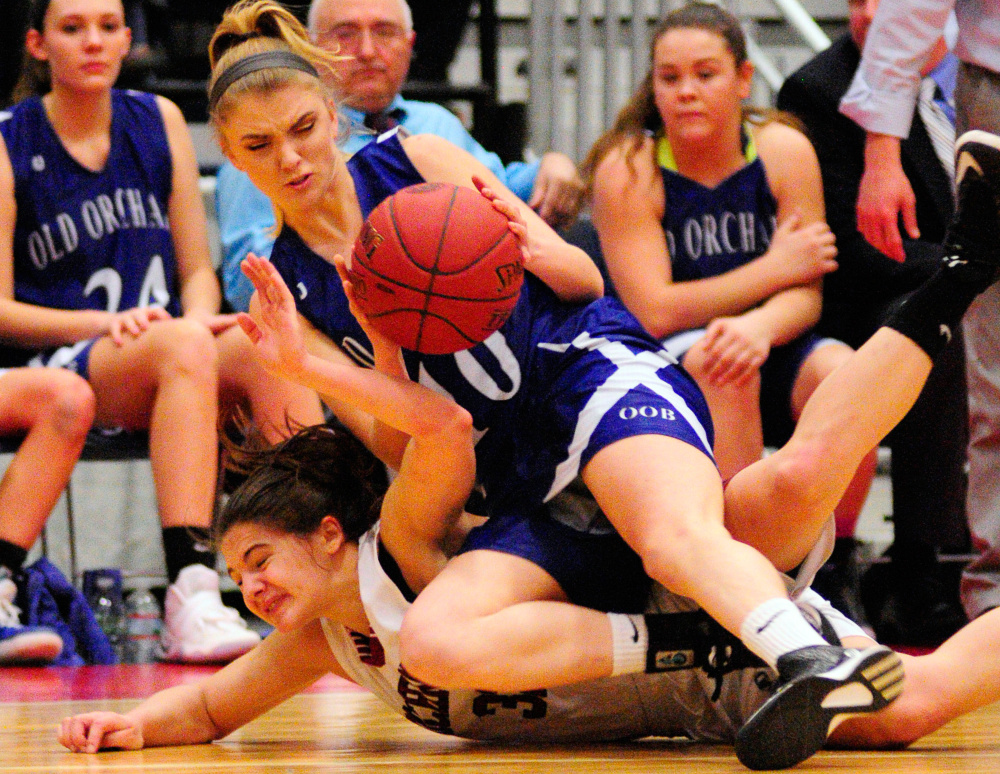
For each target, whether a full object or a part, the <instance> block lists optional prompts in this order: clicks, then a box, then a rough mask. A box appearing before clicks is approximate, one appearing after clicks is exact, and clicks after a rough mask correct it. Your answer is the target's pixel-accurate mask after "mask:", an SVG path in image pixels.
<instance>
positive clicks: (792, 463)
mask: <svg viewBox="0 0 1000 774" xmlns="http://www.w3.org/2000/svg"><path fill="white" fill-rule="evenodd" d="M830 451H831V450H830V449H829V448H828V446H827V444H825V443H823V442H822V441H821V440H820V439H810V440H803V441H797V440H796V439H794V438H793V439H792V440H791V441H790V442H789V443H788V444H786V445H785V446H784V447H783V448H781V449H780V450H779V451H778V452H777V453H775V454H773V455H771V456H770V457H768V458H767V460H766V464H767V466H768V467H769V468H770V477H769V478H770V482H771V486H772V489H773V492H772V497H773V498H775V501H776V502H781V503H789V502H797V503H799V504H800V505H801V506H802V507H806V506H808V505H809V504H810V503H812V502H815V501H817V500H820V499H823V498H824V497H825V496H826V494H827V487H826V486H825V484H824V481H825V479H824V476H825V475H826V474H827V472H828V471H829V468H830V457H829V454H830Z"/></svg>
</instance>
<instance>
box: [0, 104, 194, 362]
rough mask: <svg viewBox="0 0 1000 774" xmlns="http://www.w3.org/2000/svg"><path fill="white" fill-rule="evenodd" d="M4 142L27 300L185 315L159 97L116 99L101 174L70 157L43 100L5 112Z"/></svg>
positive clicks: (19, 281) (17, 267) (17, 262)
mask: <svg viewBox="0 0 1000 774" xmlns="http://www.w3.org/2000/svg"><path fill="white" fill-rule="evenodd" d="M0 135H2V136H3V140H4V143H5V144H6V146H7V153H8V155H9V156H10V161H11V165H12V166H13V170H14V195H15V200H16V203H17V223H16V225H15V228H14V297H15V298H16V299H17V300H18V301H24V302H26V303H29V304H36V305H39V306H47V307H51V308H57V309H102V310H108V311H119V310H124V309H130V308H133V307H137V306H162V307H165V308H166V309H168V310H169V311H170V313H171V314H174V315H176V314H178V313H179V312H180V304H179V294H178V292H177V270H176V261H175V257H174V244H173V239H172V236H171V233H170V222H169V220H168V217H167V206H168V202H169V200H170V193H171V174H172V161H171V156H170V147H169V145H168V142H167V134H166V128H165V126H164V124H163V118H162V116H161V114H160V109H159V107H158V106H157V104H156V98H155V97H154V96H153V95H152V94H143V93H139V92H133V91H118V90H114V91H112V118H111V151H110V153H109V155H108V159H107V162H106V163H105V165H104V168H103V169H102V170H100V171H99V172H93V171H91V170H89V169H86V168H85V167H83V166H81V165H80V164H79V163H78V162H77V161H76V160H75V159H74V158H73V157H72V156H70V155H69V153H68V152H67V151H66V149H65V148H64V147H63V145H62V143H61V141H60V140H59V137H58V136H57V135H56V133H55V130H54V129H53V128H52V125H51V124H50V123H49V120H48V116H47V115H46V113H45V108H44V107H43V105H42V101H41V99H39V98H37V97H33V98H30V99H27V100H24V101H23V102H21V103H19V104H17V105H15V106H14V107H13V108H12V109H11V111H10V112H9V113H0ZM26 360H27V357H25V361H26Z"/></svg>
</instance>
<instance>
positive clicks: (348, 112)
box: [216, 0, 583, 311]
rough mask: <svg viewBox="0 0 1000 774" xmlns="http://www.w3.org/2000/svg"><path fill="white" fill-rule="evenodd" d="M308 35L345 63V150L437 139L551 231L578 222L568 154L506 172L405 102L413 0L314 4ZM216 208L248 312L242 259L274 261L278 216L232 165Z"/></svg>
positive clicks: (233, 288)
mask: <svg viewBox="0 0 1000 774" xmlns="http://www.w3.org/2000/svg"><path fill="white" fill-rule="evenodd" d="M309 34H310V35H311V37H312V39H313V41H314V42H315V43H317V44H318V45H320V46H322V47H323V48H326V49H328V50H330V51H334V52H336V53H339V54H343V55H345V57H348V58H345V59H344V60H343V61H341V62H339V63H338V64H337V65H336V67H335V72H334V73H332V74H331V75H330V77H329V79H328V85H329V86H330V87H331V88H332V89H333V91H334V93H335V94H336V95H337V97H338V100H340V101H341V104H340V105H339V107H340V108H341V113H342V115H343V116H345V117H346V118H347V119H348V120H350V122H351V124H352V125H351V126H347V127H342V128H341V135H342V136H343V137H344V138H345V139H344V140H343V144H342V145H341V147H342V149H343V151H344V152H345V153H347V154H351V153H354V152H355V151H357V150H358V149H359V148H361V147H363V146H364V145H366V144H368V143H369V142H371V141H372V140H374V139H375V137H376V136H378V134H379V133H381V132H383V131H386V130H387V129H390V128H392V127H393V126H397V125H400V126H402V127H403V128H404V129H406V131H407V132H409V133H410V134H436V135H439V136H441V137H444V138H445V139H446V140H450V141H451V142H452V143H453V144H455V145H457V146H458V147H460V148H462V149H463V150H466V151H468V152H469V153H471V154H472V155H473V156H475V157H476V158H477V159H478V160H479V161H480V162H482V163H483V164H484V165H485V166H486V167H488V168H489V170H490V171H491V172H493V173H494V174H495V175H496V176H497V177H498V178H500V181H501V182H503V183H504V184H506V185H507V187H508V188H509V189H510V190H511V191H513V192H514V193H515V194H517V196H518V197H519V198H521V199H522V200H523V201H525V202H527V203H528V205H529V206H531V207H532V208H534V209H535V210H536V211H537V212H538V214H539V215H541V216H542V219H543V220H545V221H546V222H548V223H549V225H551V226H553V227H555V228H559V227H562V226H566V225H569V224H570V223H572V221H573V220H574V219H575V218H576V214H577V212H578V211H579V209H580V203H581V198H582V195H583V183H582V181H581V180H580V176H579V173H578V172H577V169H576V165H575V164H574V163H573V162H572V161H571V160H570V159H569V158H568V157H567V156H564V155H563V154H561V153H546V154H545V155H544V156H542V158H541V160H540V161H535V162H532V163H525V162H512V163H511V164H509V165H507V167H506V168H504V166H503V164H502V163H501V161H500V158H499V156H497V155H496V154H494V153H490V152H489V151H487V150H485V149H484V148H483V147H482V146H481V145H480V144H479V143H477V142H476V141H475V140H474V139H473V138H472V136H471V135H470V134H469V133H468V131H466V129H465V127H463V126H462V123H461V121H459V120H458V118H457V117H455V115H453V114H452V113H451V112H450V111H448V110H447V109H445V108H444V107H442V106H441V105H437V104H435V103H432V102H420V101H418V100H408V99H403V97H401V96H400V90H401V89H402V87H403V82H404V81H405V80H406V75H407V72H408V71H409V68H410V59H411V56H412V54H413V43H414V40H415V38H416V36H415V33H414V32H413V24H412V17H411V14H410V8H409V6H408V5H407V4H406V0H314V2H313V3H312V5H311V6H310V8H309ZM325 75H326V74H325ZM216 206H217V209H218V216H219V230H220V232H221V234H222V245H223V269H222V272H223V284H224V291H225V295H226V299H227V300H228V301H229V303H230V304H231V305H232V306H233V308H234V309H237V310H244V311H245V310H246V309H247V306H248V304H249V302H250V296H251V295H252V293H253V288H252V287H251V286H250V283H249V282H248V281H247V279H246V277H244V276H243V274H242V273H241V272H240V262H241V261H242V260H243V259H244V258H245V257H246V255H247V253H250V252H252V253H254V254H255V255H259V256H263V257H267V256H268V255H270V253H271V245H272V244H273V243H274V226H275V218H274V212H273V211H272V209H271V205H270V202H268V200H267V198H266V197H265V196H264V194H262V193H261V192H260V191H258V190H257V189H256V188H255V187H254V185H253V183H251V182H250V180H249V178H247V176H246V175H244V174H243V173H242V172H239V171H238V170H237V169H235V168H234V167H233V166H232V164H230V163H229V162H226V163H225V164H223V166H222V168H221V169H220V170H219V177H218V186H217V188H216Z"/></svg>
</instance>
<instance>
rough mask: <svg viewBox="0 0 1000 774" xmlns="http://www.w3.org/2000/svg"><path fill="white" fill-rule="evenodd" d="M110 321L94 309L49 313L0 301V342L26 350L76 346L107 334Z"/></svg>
mask: <svg viewBox="0 0 1000 774" xmlns="http://www.w3.org/2000/svg"><path fill="white" fill-rule="evenodd" d="M111 318H112V315H111V313H109V312H102V311H100V310H97V309H80V310H64V309H50V308H48V307H44V306H35V305H34V304H24V303H21V302H19V301H13V300H11V299H0V340H2V341H4V342H6V343H8V344H12V345H14V346H17V347H24V348H26V349H42V348H44V347H58V346H62V345H65V344H75V343H76V342H78V341H83V340H84V339H89V338H93V337H95V336H103V335H104V334H106V333H108V331H109V330H110V326H111Z"/></svg>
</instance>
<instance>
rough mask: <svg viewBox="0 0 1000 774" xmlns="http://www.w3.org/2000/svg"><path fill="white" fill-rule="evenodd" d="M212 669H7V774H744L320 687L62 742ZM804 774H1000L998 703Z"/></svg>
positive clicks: (2, 767)
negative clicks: (111, 738)
mask: <svg viewBox="0 0 1000 774" xmlns="http://www.w3.org/2000/svg"><path fill="white" fill-rule="evenodd" d="M209 669H210V668H208V667H180V666H168V665H143V666H120V667H80V668H48V669H0V772H2V774H15V773H16V774H22V773H25V774H26V773H28V772H31V773H32V774H34V773H36V772H37V773H41V772H45V773H46V774H48V773H49V772H70V773H72V772H81V773H82V772H86V774H99V773H103V772H109V773H112V772H113V773H114V774H125V773H127V772H157V773H169V774H212V773H213V772H238V773H239V774H292V773H293V772H294V774H312V773H313V772H315V773H317V774H318V773H319V772H331V773H335V774H355V772H358V773H360V772H366V774H368V773H371V772H377V773H378V774H383V773H384V774H396V773H397V772H398V773H399V774H625V773H626V772H627V774H647V772H648V773H649V774H652V773H653V772H671V774H674V773H676V774H708V773H709V772H711V773H712V774H727V773H728V772H745V771H746V769H744V768H743V767H742V766H741V765H740V764H739V762H738V761H737V760H736V756H735V755H734V754H733V751H732V748H730V747H727V746H722V745H705V744H694V743H691V742H685V741H679V740H667V739H647V740H642V741H637V742H631V743H618V744H600V745H597V744H595V745H572V746H538V745H524V746H511V745H493V744H482V743H476V742H465V741H461V740H456V739H450V738H447V737H442V736H438V735H437V734H433V733H431V732H429V731H424V730H423V729H420V728H418V727H416V726H414V725H412V724H410V723H407V722H406V721H404V720H402V719H401V718H399V717H397V716H396V715H395V714H393V713H391V712H389V711H388V710H386V709H384V708H383V707H382V706H381V705H380V704H379V703H378V701H377V700H376V699H375V698H374V697H373V696H372V695H371V694H369V693H367V692H366V691H364V690H363V689H360V688H357V687H356V686H353V685H351V684H350V683H347V682H346V681H343V680H340V679H339V678H335V677H332V676H330V677H327V678H324V679H322V680H320V681H319V682H318V683H317V684H316V685H315V686H313V688H312V689H310V691H308V692H306V693H304V694H301V695H299V696H296V697H295V698H293V699H291V700H290V701H288V702H286V703H285V704H284V705H282V706H280V707H278V708H277V709H275V710H273V711H272V712H270V713H268V714H267V715H265V716H263V717H262V718H259V719H258V720H257V721H255V722H254V723H251V724H250V725H248V726H246V727H245V728H243V729H241V730H239V731H237V732H236V733H234V734H232V735H230V736H229V737H227V738H226V739H224V740H223V741H221V742H216V743H214V744H206V745H198V746H189V747H175V748H157V749H149V750H140V751H133V752H105V753H100V754H97V755H81V754H74V753H70V752H67V751H66V750H64V749H63V748H62V747H61V746H60V745H59V743H58V742H57V741H56V734H55V729H56V726H57V724H58V723H59V721H60V720H61V719H62V718H63V717H64V716H66V715H68V714H73V713H76V712H82V711H87V710H92V709H98V708H100V709H110V710H115V711H126V710H127V709H129V708H130V707H132V706H135V704H136V703H137V701H138V698H139V697H142V696H146V695H148V694H149V693H152V692H153V691H156V690H159V689H161V688H164V687H167V686H169V685H175V684H178V683H184V682H190V681H193V680H197V679H199V678H200V677H201V676H203V675H204V674H206V673H207V671H208V670H209ZM794 771H796V772H822V774H862V772H865V773H866V774H867V773H868V772H873V771H878V772H880V773H881V774H897V773H899V774H917V772H919V773H920V774H987V772H989V774H996V773H997V772H1000V703H997V704H994V705H992V706H991V707H987V708H985V709H982V710H980V711H978V712H975V713H973V714H970V715H968V716H966V717H964V718H960V719H959V720H956V721H954V722H952V723H950V724H949V725H947V726H945V727H944V728H942V729H941V730H939V731H938V732H936V733H935V734H932V735H931V736H928V737H925V738H924V739H922V740H921V741H920V742H918V743H917V744H916V745H915V746H913V747H912V748H910V749H909V750H906V751H893V752H864V753H856V752H843V751H823V752H820V753H819V754H817V755H816V756H814V757H813V758H811V759H810V760H808V761H806V762H805V763H803V764H800V765H799V766H798V767H796V768H795V769H794Z"/></svg>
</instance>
